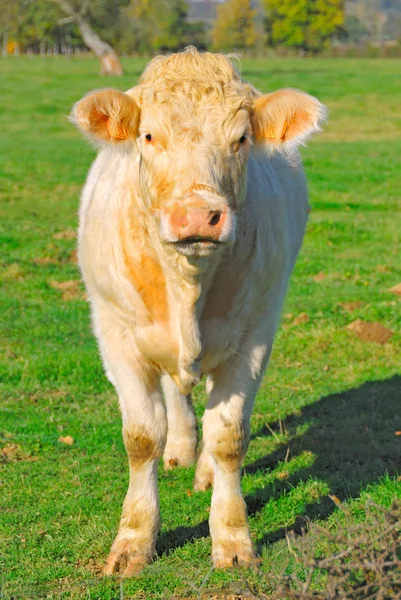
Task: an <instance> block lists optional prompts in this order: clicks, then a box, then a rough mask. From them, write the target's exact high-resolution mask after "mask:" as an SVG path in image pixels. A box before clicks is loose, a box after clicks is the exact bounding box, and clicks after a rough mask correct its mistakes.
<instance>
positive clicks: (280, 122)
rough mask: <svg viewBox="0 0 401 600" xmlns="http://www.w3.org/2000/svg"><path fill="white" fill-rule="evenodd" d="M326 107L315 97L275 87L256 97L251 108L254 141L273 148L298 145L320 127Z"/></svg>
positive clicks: (324, 116) (325, 113)
mask: <svg viewBox="0 0 401 600" xmlns="http://www.w3.org/2000/svg"><path fill="white" fill-rule="evenodd" d="M326 115H327V109H326V107H325V106H323V104H320V102H319V101H318V100H316V98H314V97H313V96H309V94H305V93H304V92H301V91H299V90H293V89H286V90H278V91H277V92H273V93H271V94H264V95H263V96H259V98H257V99H256V100H255V102H254V105H253V110H252V127H253V132H254V137H255V140H256V142H258V143H262V144H263V143H265V144H271V145H273V146H276V147H294V146H297V145H299V144H302V143H303V142H304V141H305V140H306V139H307V138H308V137H309V136H310V135H311V134H312V133H314V132H315V131H319V130H320V125H321V123H322V122H323V121H324V120H325V118H326Z"/></svg>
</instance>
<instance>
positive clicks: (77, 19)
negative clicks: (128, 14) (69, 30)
mask: <svg viewBox="0 0 401 600" xmlns="http://www.w3.org/2000/svg"><path fill="white" fill-rule="evenodd" d="M51 1H52V2H54V3H55V4H57V6H59V8H60V9H61V10H62V11H63V12H64V13H65V14H66V15H67V16H68V18H69V19H71V20H72V21H73V22H74V23H75V24H76V25H77V27H78V29H79V32H80V34H81V36H82V39H83V41H84V43H85V45H86V46H88V48H89V49H90V50H91V51H92V52H93V53H94V54H95V55H96V56H97V57H98V59H99V61H100V66H101V73H102V75H122V74H123V68H122V66H121V63H120V60H119V58H118V56H117V54H116V52H115V51H114V49H113V48H112V46H111V45H110V44H109V43H108V42H106V41H104V40H103V39H102V38H101V37H100V35H99V34H98V33H97V32H96V31H95V29H94V28H93V26H92V24H91V23H90V17H91V12H90V9H91V8H92V17H93V14H94V11H93V9H94V8H96V5H100V7H101V8H106V10H107V9H108V8H111V9H112V10H113V9H114V10H115V9H116V8H118V5H119V3H118V2H112V3H108V2H106V3H104V2H96V0H92V1H89V2H87V3H86V4H83V3H81V2H79V0H76V1H75V3H74V2H73V0H71V1H70V0H51ZM91 4H92V6H91ZM109 12H110V11H109Z"/></svg>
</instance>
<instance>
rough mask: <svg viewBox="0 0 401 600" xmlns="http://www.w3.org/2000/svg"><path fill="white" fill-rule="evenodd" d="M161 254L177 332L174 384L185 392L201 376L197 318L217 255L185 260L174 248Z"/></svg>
mask: <svg viewBox="0 0 401 600" xmlns="http://www.w3.org/2000/svg"><path fill="white" fill-rule="evenodd" d="M173 252H174V254H172V253H167V255H166V254H164V256H163V257H162V260H163V261H164V262H165V264H166V267H167V270H168V271H169V273H168V274H167V282H168V287H169V295H170V301H171V302H170V308H171V312H172V321H173V323H174V325H175V327H176V331H178V335H179V358H178V373H177V378H176V383H177V385H178V387H179V388H180V391H181V392H182V393H184V394H188V393H189V392H190V391H191V389H192V388H193V386H194V385H195V384H196V383H198V381H199V379H200V375H201V373H200V363H201V358H202V340H201V335H200V327H199V320H200V315H201V313H202V310H203V306H204V302H205V298H206V295H207V292H208V290H209V288H210V285H211V283H212V280H213V276H214V274H215V272H216V269H217V266H218V264H219V262H220V257H219V256H218V255H216V256H212V257H207V258H204V257H202V258H200V259H192V258H191V259H188V258H187V257H185V256H181V255H178V256H177V255H176V253H175V251H173Z"/></svg>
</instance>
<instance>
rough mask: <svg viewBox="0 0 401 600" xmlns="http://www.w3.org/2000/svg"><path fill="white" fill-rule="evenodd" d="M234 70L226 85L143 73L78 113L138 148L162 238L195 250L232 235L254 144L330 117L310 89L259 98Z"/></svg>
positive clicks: (143, 186)
mask: <svg viewBox="0 0 401 600" xmlns="http://www.w3.org/2000/svg"><path fill="white" fill-rule="evenodd" d="M173 56H179V55H173ZM183 56H184V55H183ZM209 56H214V55H209ZM223 59H224V61H226V63H227V64H230V63H229V62H228V61H227V59H226V58H225V57H223ZM151 64H152V63H151ZM156 67H157V65H156ZM232 73H233V77H234V79H233V82H232V83H233V85H230V83H231V82H230V81H229V82H228V83H227V84H226V86H225V87H224V85H222V84H221V82H220V81H219V80H217V79H216V80H215V81H214V80H213V79H212V80H211V81H209V82H207V83H205V82H204V81H203V80H202V81H200V80H199V79H197V75H196V73H194V74H193V77H192V76H191V77H190V78H186V79H185V77H183V78H182V79H180V74H179V73H178V75H177V78H176V79H174V76H173V78H172V79H171V77H170V79H168V80H167V83H166V81H164V80H161V79H160V78H159V79H157V77H153V78H152V77H150V78H148V80H146V77H145V81H143V82H142V83H141V84H140V85H139V86H137V87H136V88H133V89H132V90H129V91H128V92H127V93H125V94H124V93H122V92H118V91H116V90H107V89H106V90H101V91H97V92H93V93H91V94H89V95H88V96H86V97H85V98H83V99H82V100H81V101H80V102H78V103H77V105H76V106H75V107H74V111H73V120H74V122H75V123H76V124H77V125H78V127H79V128H80V129H81V130H83V132H84V133H85V134H86V135H88V136H89V137H90V138H92V139H93V138H95V140H97V141H98V142H99V141H100V142H102V143H107V144H114V145H117V144H125V145H126V147H127V148H128V149H130V150H131V151H132V153H133V155H134V156H135V157H136V159H137V164H138V165H139V185H140V193H141V196H142V199H143V201H144V202H145V203H146V205H147V208H148V210H149V213H150V214H153V215H154V218H155V219H156V221H157V223H158V226H159V233H160V239H161V241H162V242H163V243H164V244H166V245H169V246H170V247H173V248H174V249H175V250H176V251H177V252H179V253H181V254H185V255H188V256H204V255H209V254H212V253H214V252H215V250H216V249H218V248H221V247H224V245H227V244H230V243H232V242H233V241H234V239H235V230H236V216H235V215H236V211H237V210H238V208H239V207H240V206H241V203H242V202H243V201H244V197H245V192H246V165H247V160H248V157H249V153H250V150H251V147H252V145H254V144H255V145H265V146H270V147H276V148H280V147H283V148H285V147H288V146H294V145H297V144H299V143H300V142H302V141H303V139H304V138H305V137H307V136H308V135H309V134H310V133H311V132H313V130H316V129H318V127H319V121H320V119H321V118H322V117H323V107H322V105H321V104H320V103H319V102H318V101H317V100H316V99H315V98H312V97H311V96H309V95H307V94H304V93H303V92H299V91H297V90H281V91H278V92H274V93H272V94H267V95H260V94H258V93H257V92H256V91H255V90H253V88H251V87H250V86H248V85H246V84H244V83H243V82H242V81H241V80H240V78H239V77H238V75H237V74H236V73H235V71H232ZM145 75H146V73H145ZM181 76H182V74H181ZM209 79H210V77H209ZM138 155H139V156H138Z"/></svg>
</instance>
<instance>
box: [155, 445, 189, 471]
mask: <svg viewBox="0 0 401 600" xmlns="http://www.w3.org/2000/svg"><path fill="white" fill-rule="evenodd" d="M163 463H164V469H165V471H171V469H175V468H176V467H190V466H191V465H193V464H194V463H195V444H194V443H193V442H192V441H191V442H189V443H182V444H177V443H176V444H169V443H168V442H167V444H166V448H165V450H164V454H163Z"/></svg>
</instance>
